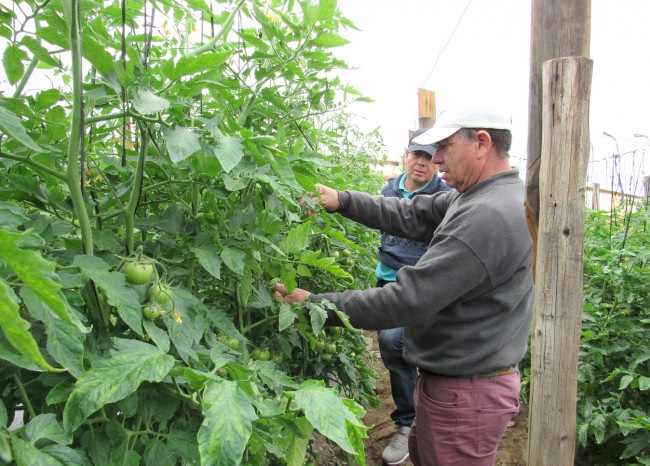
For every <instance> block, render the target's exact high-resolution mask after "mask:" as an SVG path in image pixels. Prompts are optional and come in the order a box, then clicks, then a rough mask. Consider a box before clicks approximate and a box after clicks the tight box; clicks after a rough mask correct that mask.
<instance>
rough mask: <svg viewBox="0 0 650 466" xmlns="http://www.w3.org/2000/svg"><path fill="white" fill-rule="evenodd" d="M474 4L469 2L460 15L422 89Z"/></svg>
mask: <svg viewBox="0 0 650 466" xmlns="http://www.w3.org/2000/svg"><path fill="white" fill-rule="evenodd" d="M471 3H472V0H469V1H468V2H467V5H465V9H464V10H463V12H462V13H461V14H460V18H458V21H457V22H456V26H454V29H453V30H452V31H451V34H449V38H447V42H445V45H443V47H442V49H441V50H440V52H439V53H438V56H437V57H436V61H435V62H434V63H433V66H432V67H431V71H429V74H427V77H426V78H424V82H423V83H422V86H420V87H422V88H424V86H425V84H426V83H427V81H428V80H429V78H430V77H431V74H433V71H434V70H435V69H436V66H437V65H438V60H440V57H441V56H442V54H443V52H444V51H445V49H446V48H447V46H448V45H449V42H451V39H452V38H453V37H454V34H455V33H456V29H458V26H459V25H460V22H461V21H462V20H463V17H464V16H465V13H466V12H467V9H468V8H469V5H470V4H471Z"/></svg>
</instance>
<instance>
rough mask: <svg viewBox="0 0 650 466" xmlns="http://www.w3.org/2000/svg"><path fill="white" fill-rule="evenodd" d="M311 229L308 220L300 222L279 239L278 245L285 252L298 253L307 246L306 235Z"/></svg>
mask: <svg viewBox="0 0 650 466" xmlns="http://www.w3.org/2000/svg"><path fill="white" fill-rule="evenodd" d="M310 231H311V225H310V224H309V222H305V223H302V224H300V225H298V226H296V227H294V228H292V229H290V230H289V232H288V233H287V235H286V236H285V237H284V238H282V239H281V240H280V242H279V243H278V246H279V247H280V249H282V251H284V253H285V254H287V255H289V254H296V255H297V254H299V253H300V252H301V251H302V250H303V249H305V248H306V247H307V237H308V235H309V232H310Z"/></svg>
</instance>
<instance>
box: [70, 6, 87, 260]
mask: <svg viewBox="0 0 650 466" xmlns="http://www.w3.org/2000/svg"><path fill="white" fill-rule="evenodd" d="M63 6H64V8H65V11H66V17H67V20H68V29H69V30H70V52H71V55H72V57H71V60H72V64H71V70H72V96H73V97H72V123H71V127H70V142H69V143H68V169H67V173H66V181H67V184H68V188H69V189H70V197H71V198H72V205H73V206H74V210H75V213H76V215H77V218H78V219H79V229H80V231H81V241H82V243H83V246H84V252H85V253H86V254H89V255H92V254H93V237H92V230H91V228H90V220H89V218H88V211H87V210H86V205H85V203H84V199H83V194H82V193H81V175H80V169H79V161H80V159H81V155H82V154H80V148H81V138H82V137H83V121H82V118H83V114H82V110H83V82H82V79H83V76H82V74H81V73H82V67H81V38H80V33H79V29H80V27H79V9H80V5H79V2H78V0H64V1H63Z"/></svg>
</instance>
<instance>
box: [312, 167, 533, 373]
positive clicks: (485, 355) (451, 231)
mask: <svg viewBox="0 0 650 466" xmlns="http://www.w3.org/2000/svg"><path fill="white" fill-rule="evenodd" d="M339 200H340V202H341V206H342V207H341V209H340V210H339V211H338V212H339V213H341V214H343V215H345V216H346V217H348V218H351V219H353V220H356V221H358V222H360V223H363V224H364V225H367V226H369V227H372V228H377V229H380V230H383V231H386V232H389V233H391V234H394V235H399V236H403V237H406V238H411V239H413V240H417V241H428V242H429V248H428V249H427V251H426V253H425V254H424V255H423V256H422V258H421V259H420V260H419V261H418V262H417V264H415V265H414V266H406V267H403V268H401V269H400V270H399V272H398V273H397V280H396V281H395V282H394V283H389V284H387V285H386V286H384V287H383V288H371V289H367V290H363V291H358V290H353V291H345V292H343V293H324V294H312V295H311V297H310V299H311V301H319V300H322V299H328V300H330V301H331V302H333V303H334V304H335V305H336V307H337V308H338V309H339V310H340V311H342V312H344V313H345V314H347V315H349V317H350V322H351V323H352V325H354V326H355V327H358V328H364V329H385V328H394V327H404V328H405V330H404V357H405V359H406V360H407V361H408V362H409V363H410V364H412V365H414V366H417V367H419V368H421V369H424V370H427V371H429V372H433V373H437V374H444V375H452V376H454V375H470V374H474V373H483V372H489V371H492V370H495V369H499V368H504V367H508V366H511V365H513V364H516V363H517V362H519V361H520V360H521V359H522V358H523V356H524V354H525V352H526V349H527V341H528V336H529V333H530V325H531V320H532V310H533V281H532V263H533V254H532V242H531V237H530V233H529V231H528V227H527V225H526V220H525V216H524V207H523V205H524V183H523V181H521V179H520V178H519V174H518V171H517V170H509V171H506V172H501V173H499V174H496V175H493V176H491V177H489V178H487V179H485V180H483V181H481V182H480V183H478V184H476V185H474V186H472V187H471V188H469V189H468V190H466V191H465V192H463V193H459V192H457V191H448V192H443V193H436V194H432V195H420V196H416V197H414V198H413V199H412V200H407V199H398V198H387V197H383V196H370V195H368V194H365V193H361V192H356V191H344V192H339ZM331 318H332V319H335V318H334V316H331Z"/></svg>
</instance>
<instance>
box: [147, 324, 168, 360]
mask: <svg viewBox="0 0 650 466" xmlns="http://www.w3.org/2000/svg"><path fill="white" fill-rule="evenodd" d="M143 321H144V331H145V332H147V334H148V335H149V336H150V337H151V341H153V342H154V343H155V344H156V346H157V347H158V348H160V350H161V351H162V352H163V353H168V352H169V348H170V344H171V343H170V341H169V335H168V334H167V332H165V331H164V330H163V329H161V328H160V327H158V325H156V323H155V322H152V321H150V320H149V319H143Z"/></svg>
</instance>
